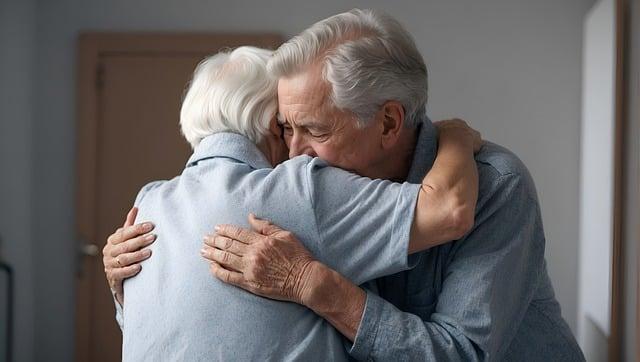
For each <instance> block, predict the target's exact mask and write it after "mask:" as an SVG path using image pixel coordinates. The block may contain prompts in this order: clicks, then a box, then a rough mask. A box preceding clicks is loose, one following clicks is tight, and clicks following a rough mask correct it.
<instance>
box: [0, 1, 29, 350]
mask: <svg viewBox="0 0 640 362" xmlns="http://www.w3.org/2000/svg"><path fill="white" fill-rule="evenodd" d="M34 50H35V2H34V1H30V0H3V1H0V239H1V240H0V243H1V245H0V258H2V259H5V260H6V261H8V262H9V263H10V264H11V265H12V266H13V268H14V273H15V278H16V280H15V281H16V289H15V290H16V296H15V315H14V316H15V318H14V336H15V345H14V359H15V360H16V361H29V360H32V359H33V345H34V344H33V342H34V336H33V334H34V329H33V328H34V325H33V323H34V317H33V307H34V272H33V267H34V264H33V254H32V253H33V250H32V239H31V201H32V199H31V169H32V167H31V166H32V162H31V159H32V148H33V140H32V128H31V123H32V117H33V112H32V106H33V99H32V92H33V87H32V80H33V74H32V70H33V64H34V61H33V56H34V53H35V51H34ZM1 293H4V291H2V292H1ZM0 298H2V299H4V298H5V296H4V294H2V296H0ZM1 328H3V329H4V325H2V327H1ZM1 335H2V336H4V331H3V332H2V334H1ZM0 343H1V344H4V341H2V342H0ZM3 352H4V351H3ZM3 357H4V355H2V356H1V357H0V359H2V358H3Z"/></svg>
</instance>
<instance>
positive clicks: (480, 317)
mask: <svg viewBox="0 0 640 362" xmlns="http://www.w3.org/2000/svg"><path fill="white" fill-rule="evenodd" d="M502 177H503V179H502V180H501V181H502V182H501V183H500V185H501V186H500V189H499V190H495V192H494V193H493V195H494V197H497V198H500V199H501V200H502V201H499V202H495V203H494V204H492V205H491V207H485V210H484V212H483V213H481V214H479V219H478V218H477V219H476V220H477V224H476V225H477V226H476V228H475V229H474V230H473V231H472V232H471V233H470V234H469V235H468V237H467V238H465V239H464V240H461V241H458V242H456V245H454V247H453V248H452V255H453V257H452V258H451V259H450V262H449V264H448V266H447V267H446V276H445V278H444V280H443V285H442V290H441V292H440V293H439V295H438V296H437V299H436V306H435V312H434V313H433V314H431V315H430V316H429V317H427V319H425V320H422V319H421V318H420V317H418V316H417V315H414V314H411V313H405V312H403V311H400V310H399V309H397V308H396V307H395V306H393V305H392V304H391V303H389V302H387V301H385V300H383V299H382V298H380V297H379V296H377V295H375V294H372V293H368V294H367V300H366V306H365V311H364V313H363V316H362V319H361V322H360V327H359V329H358V332H357V335H356V338H355V341H354V343H353V345H352V346H351V350H350V354H351V355H352V356H353V357H354V358H356V359H360V360H392V359H394V357H395V356H399V355H403V356H407V359H408V360H414V359H415V360H433V361H445V360H446V361H449V360H458V361H460V360H462V361H478V360H487V359H490V360H500V359H501V356H503V355H504V352H505V350H506V348H507V347H508V346H509V344H510V341H511V340H512V338H513V336H514V335H515V333H516V330H517V328H518V326H519V325H520V322H521V321H522V319H523V317H524V314H525V312H526V310H527V308H528V306H529V304H530V302H531V300H532V298H533V293H534V291H535V289H536V286H537V284H538V280H539V275H540V271H541V269H542V268H543V266H544V232H543V229H542V223H541V217H540V213H539V207H538V203H537V200H535V199H534V198H531V197H530V195H531V191H530V190H529V188H528V186H527V185H526V184H527V182H523V181H522V180H521V179H520V176H518V175H507V176H502Z"/></svg>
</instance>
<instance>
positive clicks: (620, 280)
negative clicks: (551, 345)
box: [608, 0, 633, 361]
mask: <svg viewBox="0 0 640 362" xmlns="http://www.w3.org/2000/svg"><path fill="white" fill-rule="evenodd" d="M629 5H630V4H629V2H628V1H627V0H615V22H616V29H615V36H616V40H615V42H616V44H615V47H616V48H615V49H616V50H615V51H616V60H615V65H616V68H615V121H614V122H615V130H614V198H613V245H612V260H611V316H610V318H611V319H610V324H611V335H610V336H609V346H608V347H609V348H608V360H609V361H621V360H622V356H623V355H624V351H623V339H624V335H625V334H624V317H625V313H624V299H625V295H624V282H625V262H624V237H625V235H623V233H624V231H623V230H624V225H625V223H627V222H633V220H625V219H624V215H625V206H626V204H627V203H628V202H630V200H629V199H628V195H627V192H626V187H627V185H626V179H627V175H626V172H627V170H626V169H625V164H626V161H627V157H628V155H627V154H626V144H625V135H626V134H627V131H628V129H629V120H628V118H627V116H628V115H627V109H626V107H627V94H628V93H627V89H628V88H627V86H628V84H627V76H626V75H627V62H628V56H629V43H628V39H629V37H628V29H629V15H628V14H629V11H628V10H629Z"/></svg>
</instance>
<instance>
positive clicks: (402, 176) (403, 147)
mask: <svg viewBox="0 0 640 362" xmlns="http://www.w3.org/2000/svg"><path fill="white" fill-rule="evenodd" d="M417 142H418V129H417V128H414V127H411V128H404V129H403V130H402V133H401V134H400V138H399V139H398V142H397V143H396V145H395V146H394V147H393V148H392V149H390V150H389V152H388V153H387V154H386V155H385V158H384V159H383V160H381V162H380V164H379V166H378V168H377V171H378V172H376V173H377V174H379V176H377V177H378V178H383V179H387V180H392V181H396V182H404V181H405V180H406V179H407V175H408V174H409V170H410V169H411V164H412V162H413V152H414V150H415V148H416V143H417Z"/></svg>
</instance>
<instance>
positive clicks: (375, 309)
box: [349, 290, 384, 361]
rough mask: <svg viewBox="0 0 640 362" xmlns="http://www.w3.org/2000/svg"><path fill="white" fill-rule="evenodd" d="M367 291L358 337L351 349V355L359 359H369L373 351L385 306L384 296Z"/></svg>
mask: <svg viewBox="0 0 640 362" xmlns="http://www.w3.org/2000/svg"><path fill="white" fill-rule="evenodd" d="M366 292H367V300H366V302H365V306H364V313H362V319H361V320H360V326H359V327H358V332H357V333H356V338H355V340H354V341H353V345H352V346H351V349H350V350H349V354H350V355H351V357H353V358H355V359H357V360H359V361H364V360H367V359H368V358H369V356H370V355H371V353H372V352H373V347H374V345H375V341H376V336H377V334H378V326H379V324H380V323H379V322H380V316H381V314H382V309H383V306H384V301H383V300H382V298H380V297H379V296H377V295H375V294H374V293H373V292H371V291H369V290H366Z"/></svg>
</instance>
